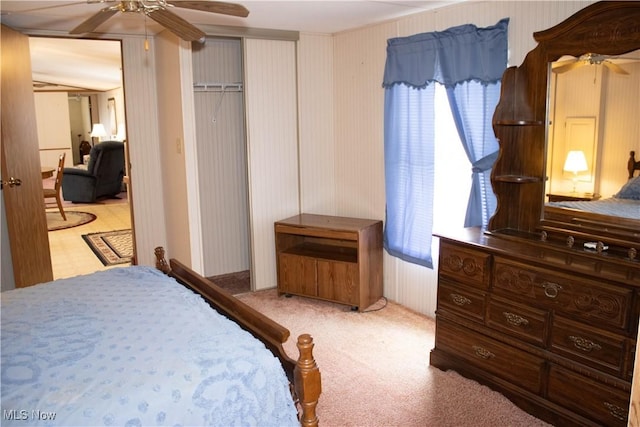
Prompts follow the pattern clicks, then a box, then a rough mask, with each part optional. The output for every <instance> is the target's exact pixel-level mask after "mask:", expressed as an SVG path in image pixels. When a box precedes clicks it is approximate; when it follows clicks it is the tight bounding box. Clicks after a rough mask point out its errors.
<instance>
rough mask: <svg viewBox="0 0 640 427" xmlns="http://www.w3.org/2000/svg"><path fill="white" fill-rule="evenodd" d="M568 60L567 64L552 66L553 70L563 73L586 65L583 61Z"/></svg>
mask: <svg viewBox="0 0 640 427" xmlns="http://www.w3.org/2000/svg"><path fill="white" fill-rule="evenodd" d="M566 62H567V63H566V64H563V65H560V66H557V67H553V68H551V71H553V72H554V73H558V74H562V73H566V72H567V71H571V70H573V69H575V68H578V67H581V66H583V65H584V62H583V61H578V60H576V61H566Z"/></svg>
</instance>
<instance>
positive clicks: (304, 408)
mask: <svg viewBox="0 0 640 427" xmlns="http://www.w3.org/2000/svg"><path fill="white" fill-rule="evenodd" d="M155 256H156V268H158V269H159V270H161V271H163V272H164V273H166V274H168V275H169V276H171V277H173V278H175V279H176V280H177V281H178V282H180V283H181V284H182V285H184V286H186V287H187V288H189V289H191V290H192V291H194V292H196V293H198V294H199V295H201V296H202V297H203V298H204V299H205V300H206V301H207V303H209V305H211V306H212V307H213V308H215V309H216V310H217V311H218V312H219V313H220V314H223V315H225V316H227V317H228V318H230V319H231V320H233V321H235V322H236V323H237V324H238V325H240V327H242V328H243V329H245V330H246V331H248V332H250V333H251V334H252V335H253V336H254V337H256V338H257V339H258V340H260V341H262V342H263V343H264V345H265V346H266V347H267V348H268V349H269V350H271V352H272V353H273V354H274V355H275V356H276V357H277V358H278V359H280V361H281V363H282V366H283V368H284V370H285V372H286V374H287V377H288V378H289V383H290V384H291V394H292V396H293V399H294V402H295V403H296V405H297V407H298V413H299V419H300V424H301V425H302V426H309V427H311V426H317V425H318V417H317V415H316V406H317V404H318V399H319V397H320V393H321V392H322V387H321V380H320V369H319V368H318V365H317V364H316V361H315V359H314V358H313V345H314V344H313V338H312V337H311V336H310V335H309V334H303V335H300V336H299V337H298V341H297V347H298V351H299V353H300V355H299V357H298V360H297V361H295V360H293V359H291V358H290V357H289V356H287V354H286V352H285V351H284V348H283V346H282V344H283V343H285V342H286V341H287V340H288V339H289V335H290V332H289V330H288V329H286V328H285V327H283V326H282V325H280V324H278V323H277V322H275V321H273V320H272V319H270V318H268V317H267V316H265V315H264V314H262V313H260V312H258V311H257V310H255V309H253V308H252V307H250V306H248V305H247V304H245V303H243V302H242V301H240V300H238V299H237V298H235V297H233V295H231V294H230V293H229V292H227V291H226V290H224V289H222V288H220V287H219V286H217V285H216V284H214V283H213V282H211V281H210V280H208V279H206V278H204V277H202V276H201V275H199V274H198V273H196V272H195V271H193V270H191V269H190V268H188V267H187V266H185V265H184V264H182V263H180V262H179V261H177V260H175V259H170V260H169V263H167V261H166V259H165V251H164V248H162V247H157V248H156V249H155Z"/></svg>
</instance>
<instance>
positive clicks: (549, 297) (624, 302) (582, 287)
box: [493, 258, 633, 329]
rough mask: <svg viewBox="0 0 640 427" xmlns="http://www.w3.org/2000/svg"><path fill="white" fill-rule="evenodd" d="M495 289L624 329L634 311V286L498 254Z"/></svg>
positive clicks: (495, 266) (585, 318) (589, 320)
mask: <svg viewBox="0 0 640 427" xmlns="http://www.w3.org/2000/svg"><path fill="white" fill-rule="evenodd" d="M493 286H494V289H495V290H496V292H500V293H502V294H504V295H511V296H518V297H521V298H523V301H527V302H528V303H532V302H534V303H536V304H539V305H541V306H543V307H546V308H550V309H553V310H555V311H557V312H563V313H569V314H572V315H577V316H580V317H581V318H582V319H584V320H585V321H588V322H591V323H593V324H595V325H609V326H612V327H616V328H620V329H625V328H626V327H627V324H628V319H629V313H630V311H631V301H632V295H633V293H632V290H631V289H628V288H624V287H621V286H613V285H607V284H605V283H599V282H596V281H594V280H589V279H586V278H581V277H579V276H569V275H563V274H561V273H551V272H550V271H549V270H543V269H538V268H535V267H531V266H528V265H524V264H518V263H515V262H512V261H509V260H505V259H500V258H496V259H495V263H494V284H493Z"/></svg>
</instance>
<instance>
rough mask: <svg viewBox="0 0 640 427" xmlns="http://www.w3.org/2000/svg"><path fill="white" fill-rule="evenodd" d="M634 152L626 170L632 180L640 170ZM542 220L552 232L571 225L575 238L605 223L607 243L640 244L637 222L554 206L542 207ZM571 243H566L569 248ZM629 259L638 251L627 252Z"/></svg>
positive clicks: (621, 244)
mask: <svg viewBox="0 0 640 427" xmlns="http://www.w3.org/2000/svg"><path fill="white" fill-rule="evenodd" d="M635 156H636V152H635V151H631V152H630V153H629V159H628V160H627V164H626V169H627V171H628V172H629V179H631V178H633V174H634V172H635V171H637V170H640V161H636V157H635ZM544 220H545V224H546V229H547V230H550V231H552V232H553V231H554V229H555V228H557V229H560V228H562V227H564V226H566V224H572V225H573V226H575V227H576V228H575V229H574V230H573V235H574V236H576V237H578V238H579V237H582V236H584V237H585V238H587V237H588V236H589V235H590V234H592V233H594V232H596V231H598V228H599V227H600V226H601V224H603V223H607V236H606V237H607V243H608V244H613V245H619V246H623V247H625V246H628V244H629V242H632V243H634V244H638V243H640V236H639V235H638V231H637V230H638V220H635V219H628V218H622V217H616V218H615V219H614V220H612V217H611V216H609V215H601V214H597V213H593V212H584V211H580V210H577V209H570V208H564V207H562V208H561V207H556V206H545V207H544ZM572 244H573V243H571V244H570V243H569V242H568V243H567V245H569V246H571V245H572ZM628 257H629V258H630V259H636V258H637V257H638V251H637V250H636V249H635V248H632V249H630V250H629V251H628Z"/></svg>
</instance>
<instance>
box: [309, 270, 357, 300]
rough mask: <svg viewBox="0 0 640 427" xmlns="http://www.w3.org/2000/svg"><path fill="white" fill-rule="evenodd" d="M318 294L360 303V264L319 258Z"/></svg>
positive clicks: (328, 297) (330, 298)
mask: <svg viewBox="0 0 640 427" xmlns="http://www.w3.org/2000/svg"><path fill="white" fill-rule="evenodd" d="M318 296H319V297H320V298H324V299H328V300H331V301H337V302H342V303H345V304H351V305H353V306H358V305H360V286H359V283H358V264H354V263H352V262H340V261H327V260H318Z"/></svg>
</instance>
